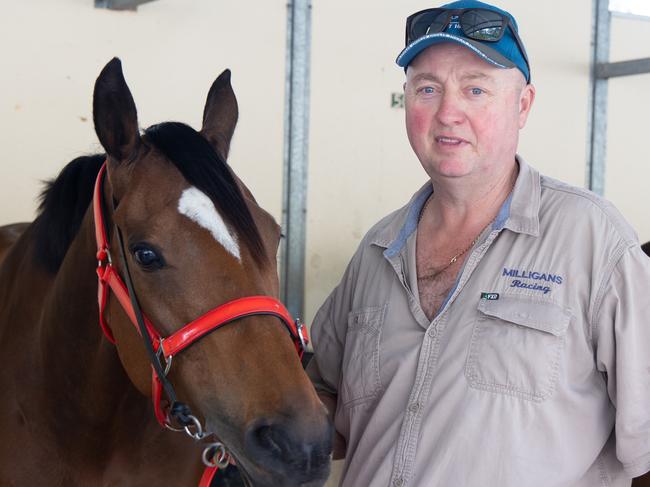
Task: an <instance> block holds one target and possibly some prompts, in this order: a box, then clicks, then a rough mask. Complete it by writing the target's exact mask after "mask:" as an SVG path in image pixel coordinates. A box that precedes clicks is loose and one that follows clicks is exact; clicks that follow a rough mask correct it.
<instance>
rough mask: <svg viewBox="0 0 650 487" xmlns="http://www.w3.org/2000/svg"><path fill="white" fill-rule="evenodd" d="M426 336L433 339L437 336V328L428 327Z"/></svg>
mask: <svg viewBox="0 0 650 487" xmlns="http://www.w3.org/2000/svg"><path fill="white" fill-rule="evenodd" d="M427 334H428V335H429V337H430V338H435V337H436V335H437V334H438V328H437V327H435V326H431V327H429V331H427Z"/></svg>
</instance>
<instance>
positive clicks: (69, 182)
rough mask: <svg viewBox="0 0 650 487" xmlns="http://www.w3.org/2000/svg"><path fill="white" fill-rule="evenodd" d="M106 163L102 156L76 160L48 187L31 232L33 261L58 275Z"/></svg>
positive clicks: (42, 197)
mask: <svg viewBox="0 0 650 487" xmlns="http://www.w3.org/2000/svg"><path fill="white" fill-rule="evenodd" d="M105 159H106V156H105V155H103V154H97V155H93V156H81V157H77V158H76V159H74V160H73V161H71V162H69V163H68V164H67V165H66V166H65V167H64V168H63V170H62V171H61V172H60V173H59V175H58V176H57V177H56V178H55V179H52V180H50V181H48V182H47V183H46V186H45V189H44V190H43V192H42V193H41V195H40V201H41V203H40V205H39V208H38V216H37V217H36V220H34V224H33V227H32V228H33V231H34V242H35V248H34V251H35V254H34V257H35V259H36V262H37V263H38V264H40V265H41V266H42V267H44V268H45V269H46V270H47V271H48V272H51V273H56V271H58V270H59V267H61V262H63V258H64V257H65V254H66V252H67V251H68V247H69V246H70V243H71V242H72V240H73V239H74V238H75V236H76V235H77V232H78V231H79V227H80V226H81V221H82V220H83V217H84V215H85V214H86V210H87V209H88V205H89V204H90V201H91V200H92V197H93V187H94V184H95V179H97V174H98V173H99V169H100V168H101V167H102V164H103V162H104V160H105Z"/></svg>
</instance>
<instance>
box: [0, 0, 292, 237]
mask: <svg viewBox="0 0 650 487" xmlns="http://www.w3.org/2000/svg"><path fill="white" fill-rule="evenodd" d="M93 3H94V2H93V0H57V1H52V0H24V1H22V2H19V1H15V0H0V12H2V14H0V45H1V46H2V68H1V69H0V79H1V80H2V85H1V86H2V89H1V90H0V137H1V139H0V144H1V147H2V157H3V160H2V164H0V224H5V223H9V222H13V221H17V220H30V219H32V218H33V216H34V211H35V208H36V202H35V196H36V195H37V194H38V192H39V191H40V187H41V185H40V182H39V181H40V180H42V179H45V178H50V177H53V176H54V175H56V174H57V172H58V171H59V169H60V168H61V167H62V166H63V165H64V164H65V163H66V162H67V161H69V160H70V159H72V158H74V157H76V156H78V155H81V154H84V153H88V152H99V151H101V147H100V146H99V145H98V143H97V140H96V136H95V133H94V129H93V125H92V113H91V107H92V90H93V84H94V81H95V78H96V77H97V75H98V74H99V72H100V70H101V68H102V67H103V66H104V64H106V62H108V61H109V60H110V59H111V58H112V57H113V56H118V57H120V58H121V59H122V63H123V69H124V73H125V77H126V80H127V83H128V84H129V86H130V88H131V91H132V93H133V96H134V99H135V102H136V106H137V108H138V113H139V121H140V125H141V126H142V127H147V126H149V125H151V124H153V123H157V122H161V121H163V120H179V121H183V122H186V123H188V124H190V125H192V126H193V127H194V128H196V129H198V128H200V121H201V115H202V113H203V105H204V102H205V97H206V95H207V92H208V89H209V88H210V85H211V84H212V82H213V81H214V79H215V78H216V76H217V75H218V74H219V73H220V72H221V71H222V70H223V69H225V68H230V69H231V70H232V72H233V77H232V83H233V86H234V89H235V92H236V94H237V95H238V99H239V104H240V119H239V120H240V121H239V126H238V129H237V131H236V132H235V137H234V140H233V145H232V148H231V158H230V162H231V164H232V165H233V167H234V168H235V170H236V171H237V173H238V174H239V175H240V176H241V177H242V179H243V180H244V181H245V182H246V183H248V184H249V185H250V186H251V188H252V189H253V192H254V193H255V195H256V197H257V198H258V200H259V201H260V202H261V203H262V205H263V206H264V207H266V208H267V209H269V210H270V211H271V212H272V213H273V214H274V215H275V216H276V218H278V219H279V217H280V214H281V204H282V203H281V196H280V195H281V186H282V150H283V148H282V141H283V127H282V124H283V116H284V115H283V110H284V62H285V32H286V28H285V26H286V4H285V2H283V1H279V0H275V1H268V0H267V1H264V2H256V5H255V14H254V15H252V13H251V11H250V9H248V8H243V2H237V1H214V0H192V1H191V2H188V1H185V0H157V1H156V2H152V3H149V4H145V5H143V6H141V7H140V8H139V10H138V11H137V12H114V11H108V10H102V9H95V8H94V7H93Z"/></svg>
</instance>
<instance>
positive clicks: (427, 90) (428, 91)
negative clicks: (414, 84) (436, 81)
mask: <svg viewBox="0 0 650 487" xmlns="http://www.w3.org/2000/svg"><path fill="white" fill-rule="evenodd" d="M434 91H435V90H434V89H433V88H432V87H431V86H425V87H424V88H420V92H421V93H424V94H425V95H433V93H434Z"/></svg>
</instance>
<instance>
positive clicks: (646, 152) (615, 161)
mask: <svg viewBox="0 0 650 487" xmlns="http://www.w3.org/2000/svg"><path fill="white" fill-rule="evenodd" d="M647 57H650V19H640V18H630V17H613V19H612V29H611V46H610V59H611V60H612V61H625V60H629V59H639V58H647ZM648 86H650V74H642V75H636V76H627V77H624V78H612V79H610V80H609V88H608V120H607V122H608V127H607V170H606V173H605V177H606V179H605V181H606V182H605V196H606V197H607V198H609V199H611V200H612V201H613V202H614V204H615V205H616V206H617V207H618V209H619V210H621V211H622V212H623V215H625V217H626V218H627V219H628V220H629V221H630V222H631V223H632V225H633V226H634V228H635V229H636V231H637V232H638V234H639V238H640V239H641V241H643V242H647V241H648V240H650V216H649V212H648V205H649V204H650V194H649V191H648V190H649V189H650V145H649V141H650V139H649V137H648V136H649V134H650V131H649V129H650V122H649V121H648V114H650V90H648Z"/></svg>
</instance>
